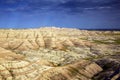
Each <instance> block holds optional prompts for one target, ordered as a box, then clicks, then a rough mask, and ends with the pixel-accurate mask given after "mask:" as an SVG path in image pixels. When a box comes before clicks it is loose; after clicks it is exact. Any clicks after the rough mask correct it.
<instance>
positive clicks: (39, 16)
mask: <svg viewBox="0 0 120 80" xmlns="http://www.w3.org/2000/svg"><path fill="white" fill-rule="evenodd" d="M47 26H56V27H69V28H80V29H120V0H0V28H39V27H47Z"/></svg>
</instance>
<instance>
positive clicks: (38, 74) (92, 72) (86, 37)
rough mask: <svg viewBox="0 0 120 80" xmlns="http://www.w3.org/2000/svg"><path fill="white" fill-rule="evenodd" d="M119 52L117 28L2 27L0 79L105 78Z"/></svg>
mask: <svg viewBox="0 0 120 80" xmlns="http://www.w3.org/2000/svg"><path fill="white" fill-rule="evenodd" d="M119 54H120V32H119V31H87V30H78V29H67V28H40V29H25V30H12V29H10V30H3V29H1V30H0V80H93V79H96V80H105V79H106V78H109V77H110V76H111V75H112V74H113V73H114V72H115V71H116V69H117V68H119V65H120V59H119V58H120V56H119ZM108 73H109V74H108ZM118 77H119V74H116V75H114V76H112V77H111V80H115V79H117V78H118Z"/></svg>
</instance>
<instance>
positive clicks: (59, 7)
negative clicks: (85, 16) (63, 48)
mask: <svg viewBox="0 0 120 80" xmlns="http://www.w3.org/2000/svg"><path fill="white" fill-rule="evenodd" d="M119 8H120V1H119V0H0V10H2V11H10V12H15V11H18V12H28V13H29V12H36V11H37V12H47V11H53V12H56V11H58V12H66V13H75V14H76V13H82V12H84V11H86V10H89V11H90V10H102V9H103V10H105V9H106V10H109V9H116V10H119Z"/></svg>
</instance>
